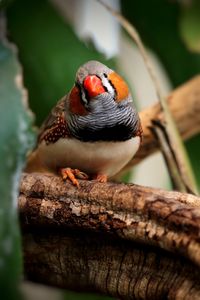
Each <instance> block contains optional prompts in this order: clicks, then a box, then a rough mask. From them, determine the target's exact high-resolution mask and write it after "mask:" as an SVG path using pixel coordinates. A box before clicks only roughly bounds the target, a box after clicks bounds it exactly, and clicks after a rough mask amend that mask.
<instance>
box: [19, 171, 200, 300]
mask: <svg viewBox="0 0 200 300" xmlns="http://www.w3.org/2000/svg"><path fill="white" fill-rule="evenodd" d="M199 208H200V198H198V197H195V196H193V195H189V194H181V193H178V192H167V191H164V190H159V189H153V188H147V187H141V186H136V185H133V184H129V185H125V184H116V183H107V184H101V183H97V182H94V181H93V182H88V181H85V182H83V181H82V182H80V189H77V188H75V187H73V186H72V185H71V184H69V183H63V182H62V180H61V179H60V178H59V177H55V176H52V175H41V174H29V175H27V174H24V175H23V177H22V181H21V188H20V195H19V213H20V221H21V226H22V230H23V246H24V263H25V273H26V274H27V277H28V278H29V279H32V280H34V281H39V282H41V283H46V284H50V285H55V286H59V287H63V288H72V289H76V290H95V291H98V292H101V293H105V294H109V295H112V296H116V297H118V298H121V299H165V298H169V299H183V298H184V299H199V298H200V282H199V275H200V272H199V267H200V236H199V235H200V234H199V232H200V210H199Z"/></svg>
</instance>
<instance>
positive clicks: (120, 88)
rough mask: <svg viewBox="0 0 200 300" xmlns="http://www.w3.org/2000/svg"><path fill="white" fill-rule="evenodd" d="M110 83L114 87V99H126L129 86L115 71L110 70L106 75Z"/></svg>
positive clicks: (118, 100)
mask: <svg viewBox="0 0 200 300" xmlns="http://www.w3.org/2000/svg"><path fill="white" fill-rule="evenodd" d="M107 78H108V80H109V82H110V84H111V85H112V86H113V87H114V89H115V92H116V101H117V102H120V101H122V100H124V99H126V98H127V97H128V95H129V88H128V85H127V84H126V82H125V81H124V80H123V79H122V78H121V76H119V75H118V74H117V73H115V72H112V73H110V74H109V75H108V77H107Z"/></svg>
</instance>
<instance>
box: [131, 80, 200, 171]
mask: <svg viewBox="0 0 200 300" xmlns="http://www.w3.org/2000/svg"><path fill="white" fill-rule="evenodd" d="M168 104H169V108H170V109H171V112H172V115H173V117H174V119H175V122H176V124H177V126H178V129H179V131H180V133H181V136H182V138H183V139H184V140H187V139H189V138H190V137H192V136H194V135H196V134H197V133H199V132H200V117H199V115H200V76H197V77H195V78H193V79H192V80H190V81H188V82H187V83H185V84H183V85H182V86H180V87H179V88H177V89H176V90H174V91H173V92H172V93H171V95H169V96H168ZM140 118H141V123H142V126H143V131H144V135H143V143H142V146H141V148H140V151H138V153H137V154H136V156H135V157H134V158H133V160H132V161H131V162H130V163H129V164H128V166H126V169H127V168H129V167H131V166H132V165H134V164H137V163H139V162H140V161H141V160H142V159H144V158H146V157H147V156H148V155H150V154H152V153H154V152H155V151H156V150H158V148H159V147H158V143H157V141H156V139H155V137H154V136H153V134H152V132H151V130H150V127H151V126H152V120H161V121H163V119H164V115H163V113H162V112H161V108H160V104H159V103H157V104H155V105H153V106H151V107H149V108H147V109H145V110H143V111H142V112H141V113H140Z"/></svg>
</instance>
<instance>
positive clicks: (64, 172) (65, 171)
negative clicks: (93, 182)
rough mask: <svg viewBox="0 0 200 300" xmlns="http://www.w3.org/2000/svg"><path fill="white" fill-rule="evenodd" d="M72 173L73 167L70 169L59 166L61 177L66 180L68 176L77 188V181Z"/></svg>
mask: <svg viewBox="0 0 200 300" xmlns="http://www.w3.org/2000/svg"><path fill="white" fill-rule="evenodd" d="M73 173H74V172H73V169H70V168H61V169H60V174H61V176H62V179H63V180H66V179H67V178H68V179H69V180H70V181H71V182H72V183H73V185H75V186H77V187H78V188H79V182H78V180H77V179H76V177H75V176H74V174H73Z"/></svg>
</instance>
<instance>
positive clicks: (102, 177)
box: [92, 174, 108, 182]
mask: <svg viewBox="0 0 200 300" xmlns="http://www.w3.org/2000/svg"><path fill="white" fill-rule="evenodd" d="M92 178H93V179H94V180H97V181H98V182H107V181H108V176H107V175H104V174H97V175H94V176H93V177H92Z"/></svg>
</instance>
